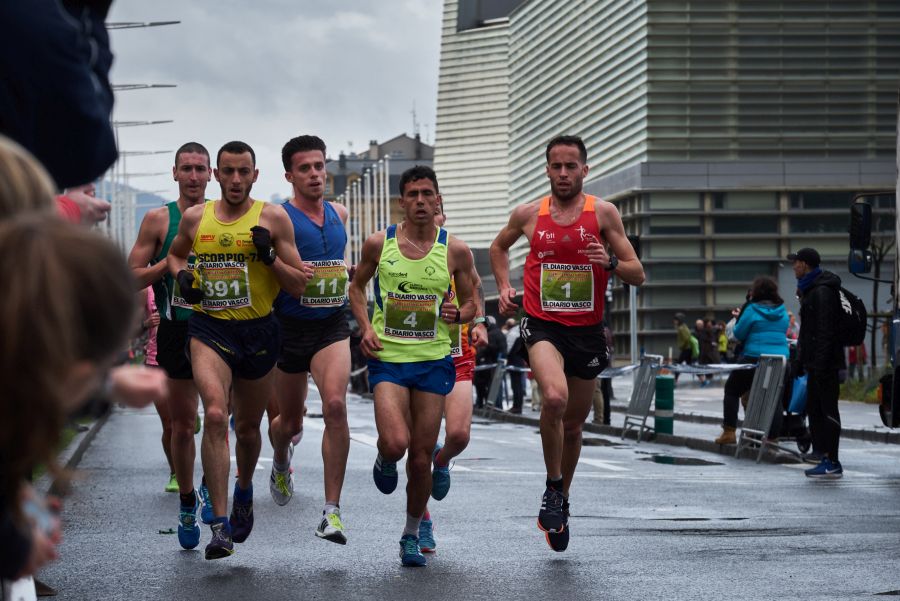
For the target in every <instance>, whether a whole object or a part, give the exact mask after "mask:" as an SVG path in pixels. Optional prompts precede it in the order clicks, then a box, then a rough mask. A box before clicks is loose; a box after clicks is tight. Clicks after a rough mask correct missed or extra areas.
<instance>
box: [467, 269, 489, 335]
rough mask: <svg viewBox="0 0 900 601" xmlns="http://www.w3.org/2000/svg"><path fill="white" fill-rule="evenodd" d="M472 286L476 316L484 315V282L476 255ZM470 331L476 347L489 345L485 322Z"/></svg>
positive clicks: (474, 326) (477, 324)
mask: <svg viewBox="0 0 900 601" xmlns="http://www.w3.org/2000/svg"><path fill="white" fill-rule="evenodd" d="M472 287H473V290H474V292H475V317H476V318H478V317H484V316H485V315H486V313H485V310H484V284H483V283H482V281H481V276H480V275H478V269H476V268H475V255H472ZM469 332H470V333H471V336H472V345H473V346H475V347H476V348H481V347H483V346H487V327H485V325H484V323H476V324H474V325H473V326H472V327H471V328H470V330H469Z"/></svg>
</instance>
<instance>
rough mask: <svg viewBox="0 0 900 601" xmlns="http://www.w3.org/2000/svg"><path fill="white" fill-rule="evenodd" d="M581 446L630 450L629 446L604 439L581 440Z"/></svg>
mask: <svg viewBox="0 0 900 601" xmlns="http://www.w3.org/2000/svg"><path fill="white" fill-rule="evenodd" d="M581 444H582V446H585V447H611V448H613V449H630V448H631V447H630V446H629V445H623V444H622V443H620V442H613V441H612V440H609V439H606V438H582V439H581Z"/></svg>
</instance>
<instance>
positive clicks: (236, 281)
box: [200, 261, 252, 311]
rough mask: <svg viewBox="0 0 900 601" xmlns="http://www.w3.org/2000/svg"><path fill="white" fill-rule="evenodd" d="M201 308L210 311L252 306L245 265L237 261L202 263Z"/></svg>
mask: <svg viewBox="0 0 900 601" xmlns="http://www.w3.org/2000/svg"><path fill="white" fill-rule="evenodd" d="M201 274H202V279H201V282H200V285H201V287H202V288H203V303H202V307H203V308H204V309H208V310H210V311H218V310H222V309H240V308H242V307H249V306H250V305H251V304H252V300H251V298H250V277H249V274H248V273H247V264H246V263H240V262H237V261H220V262H215V263H203V265H202V267H201Z"/></svg>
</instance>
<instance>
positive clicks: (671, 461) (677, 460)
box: [638, 455, 725, 465]
mask: <svg viewBox="0 0 900 601" xmlns="http://www.w3.org/2000/svg"><path fill="white" fill-rule="evenodd" d="M638 461H652V462H653V463H661V464H663V465H725V464H724V463H720V462H718V461H709V460H707V459H699V458H697V457H675V456H673V455H653V456H651V457H641V458H639V459H638Z"/></svg>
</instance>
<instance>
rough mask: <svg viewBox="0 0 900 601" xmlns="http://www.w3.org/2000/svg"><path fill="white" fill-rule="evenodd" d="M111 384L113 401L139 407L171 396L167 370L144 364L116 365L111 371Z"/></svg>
mask: <svg viewBox="0 0 900 601" xmlns="http://www.w3.org/2000/svg"><path fill="white" fill-rule="evenodd" d="M109 385H110V387H109V390H110V396H111V397H112V400H113V401H117V402H119V403H123V404H125V405H128V406H129V407H135V408H138V409H139V408H141V407H146V406H147V405H149V404H151V403H152V402H154V401H161V400H165V399H166V398H167V397H168V396H169V390H168V387H167V386H166V372H164V371H163V370H161V369H154V368H151V367H144V366H143V365H121V366H119V367H114V368H113V369H112V370H111V371H110V372H109Z"/></svg>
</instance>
